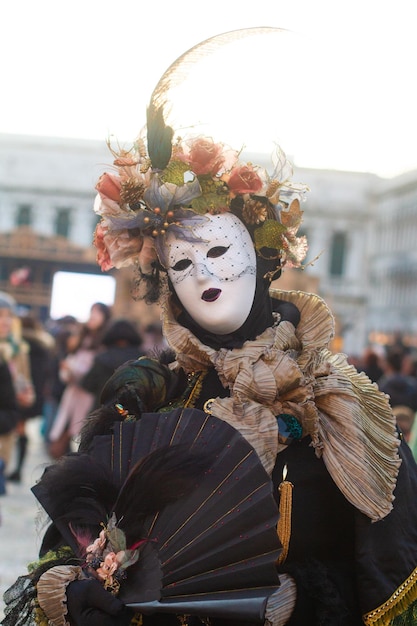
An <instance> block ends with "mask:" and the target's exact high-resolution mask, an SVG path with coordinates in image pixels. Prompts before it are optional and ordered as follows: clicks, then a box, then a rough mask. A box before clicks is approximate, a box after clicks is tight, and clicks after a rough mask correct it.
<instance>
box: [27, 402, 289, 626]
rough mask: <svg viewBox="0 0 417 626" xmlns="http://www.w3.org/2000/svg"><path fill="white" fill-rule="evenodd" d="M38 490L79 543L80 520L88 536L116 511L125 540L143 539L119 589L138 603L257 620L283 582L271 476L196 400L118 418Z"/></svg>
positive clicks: (51, 471)
mask: <svg viewBox="0 0 417 626" xmlns="http://www.w3.org/2000/svg"><path fill="white" fill-rule="evenodd" d="M33 492H34V494H35V496H36V497H37V498H38V500H39V501H40V503H41V504H42V506H43V507H44V508H45V510H46V511H47V513H48V514H49V516H50V517H51V519H52V520H53V521H54V522H55V524H56V526H57V527H58V528H59V530H60V532H61V534H62V535H63V537H64V538H65V540H66V541H68V542H69V543H70V545H72V546H74V545H75V548H74V549H76V550H77V552H78V553H81V552H82V547H83V546H82V545H78V544H77V540H79V538H80V537H81V535H82V532H83V530H85V529H88V530H89V531H90V536H89V537H88V540H87V543H85V542H84V548H85V547H86V545H88V543H90V542H91V540H92V539H94V538H95V537H96V536H97V535H98V531H99V530H100V524H102V523H106V522H107V520H108V519H109V518H110V517H111V516H112V514H113V513H114V516H115V518H116V520H117V522H118V527H119V528H120V529H121V530H123V531H124V533H125V535H126V542H127V547H129V546H134V545H137V544H138V543H139V542H142V541H143V540H145V543H144V544H142V547H141V549H140V554H139V559H138V561H137V562H136V563H135V564H133V565H131V566H130V567H129V568H128V570H127V579H126V580H124V581H123V584H122V585H121V589H120V594H119V595H120V598H121V599H122V600H123V601H124V602H125V603H128V604H130V605H131V606H133V607H135V608H136V609H137V610H139V611H140V612H142V613H153V612H167V613H176V612H178V613H189V614H196V615H200V616H202V615H203V616H206V615H207V616H212V617H215V616H220V617H227V616H231V615H232V616H233V617H234V618H236V619H246V620H247V619H252V620H260V621H262V619H263V614H264V610H265V605H266V602H267V599H268V597H269V595H270V594H271V593H273V592H274V591H275V590H276V589H277V588H278V586H279V580H278V576H277V572H276V567H275V562H276V560H277V558H278V556H279V553H280V543H279V541H278V538H277V532H276V525H277V521H278V510H277V506H276V503H275V500H274V497H273V494H272V483H271V481H270V478H269V476H268V474H267V473H266V472H265V470H264V468H263V467H262V464H261V463H260V460H259V458H258V456H257V454H256V453H255V451H254V449H253V448H252V446H251V445H250V444H249V443H248V442H247V441H246V440H245V439H244V438H243V437H242V436H241V435H240V433H239V432H238V431H236V430H235V429H234V428H232V427H231V426H230V425H228V424H227V423H226V422H223V421H222V420H219V419H217V418H215V417H213V416H211V415H207V414H206V413H203V412H202V411H200V410H197V409H176V410H174V411H170V412H167V413H151V414H149V413H148V414H144V415H143V416H142V417H141V419H140V420H139V421H137V422H131V421H125V422H115V423H114V425H113V434H112V435H104V434H103V435H98V436H96V437H95V438H94V440H93V443H92V448H91V454H90V455H87V454H78V455H70V456H68V457H67V458H64V459H62V461H60V462H58V463H57V464H56V465H54V466H51V467H50V468H48V469H47V470H46V471H45V473H44V476H43V477H42V478H41V480H40V481H39V483H38V484H37V485H36V486H35V487H34V488H33ZM91 533H92V534H91ZM81 544H82V542H81Z"/></svg>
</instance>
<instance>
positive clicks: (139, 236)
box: [94, 28, 308, 276]
mask: <svg viewBox="0 0 417 626" xmlns="http://www.w3.org/2000/svg"><path fill="white" fill-rule="evenodd" d="M278 30H279V29H274V28H271V29H270V28H251V29H244V30H239V31H232V32H230V33H224V34H222V35H217V36H215V37H212V38H210V39H208V40H205V41H203V42H202V43H200V44H197V45H196V46H194V47H193V48H191V50H189V51H188V52H186V53H184V54H183V55H182V56H181V57H179V59H177V60H176V61H175V62H174V63H173V64H172V65H171V66H170V67H169V68H168V70H167V71H166V72H165V73H164V75H163V76H162V78H161V79H160V81H159V82H158V84H157V86H156V88H155V90H154V91H153V94H152V97H151V101H150V104H149V106H148V110H147V125H146V129H145V131H144V133H143V134H142V135H141V136H140V137H139V138H138V139H137V140H136V141H135V142H134V144H133V146H132V147H131V148H130V149H129V150H125V149H120V150H114V149H113V148H112V146H111V145H110V142H109V144H108V145H109V148H110V150H111V152H112V154H113V156H114V162H113V166H114V170H113V172H111V173H104V174H102V176H101V177H100V179H99V181H98V183H97V185H96V190H97V192H98V194H97V196H96V200H95V204H94V210H95V212H96V213H97V214H98V215H99V216H100V218H101V220H100V222H99V223H98V225H97V227H96V230H95V234H94V244H95V246H96V248H97V261H98V263H99V265H100V267H101V269H102V270H103V271H107V270H110V269H111V268H113V267H116V268H120V267H125V266H129V265H135V266H137V268H138V269H139V273H140V274H141V275H142V276H146V275H148V276H149V275H151V274H152V272H153V271H154V268H155V265H156V264H157V262H158V258H157V252H156V249H157V248H158V246H155V242H156V240H157V239H161V238H164V237H165V236H166V233H167V231H168V230H169V228H170V226H171V225H176V227H178V226H181V222H182V220H185V219H187V218H188V219H189V218H190V217H191V216H193V215H198V216H204V215H205V214H211V215H218V214H222V213H225V212H228V211H232V212H233V213H234V214H236V215H237V216H238V217H239V218H240V219H241V220H242V222H243V223H244V224H245V225H246V226H247V228H248V230H249V232H250V234H251V237H252V240H253V243H254V248H255V251H256V253H257V255H259V256H261V257H262V258H267V259H276V261H277V263H276V265H277V267H283V266H284V265H286V266H290V267H300V266H301V263H302V261H303V259H304V258H305V256H306V253H307V241H306V238H305V237H297V231H298V228H299V226H300V224H301V221H302V215H303V212H302V211H301V207H300V205H301V202H302V201H303V200H304V196H305V193H306V191H308V188H307V186H306V185H304V184H297V183H293V182H292V181H291V177H292V174H293V168H292V165H291V163H290V162H289V160H288V159H287V157H286V155H285V154H284V152H283V151H282V150H281V148H280V147H279V146H276V151H275V154H274V155H273V156H272V164H273V171H272V173H271V174H269V173H268V172H267V171H266V170H265V169H264V168H263V167H260V166H257V165H254V164H252V163H244V162H241V161H240V158H239V157H240V152H239V151H237V150H234V149H232V148H230V147H229V146H227V145H225V144H223V143H219V142H216V141H214V139H213V138H212V137H205V136H201V135H197V136H186V137H181V136H179V135H176V134H175V132H174V130H173V129H172V128H171V126H169V125H168V124H167V122H166V115H167V113H166V111H167V109H168V108H170V105H171V103H169V100H168V97H169V91H170V88H171V87H172V86H173V85H174V84H176V82H178V81H181V80H183V79H184V75H183V73H184V67H185V68H186V67H187V66H189V64H190V63H193V62H195V61H198V59H199V58H201V56H202V55H204V54H207V52H210V51H211V50H213V49H214V48H215V47H217V46H219V45H222V44H224V43H227V42H229V41H231V40H233V39H234V38H242V37H246V36H250V35H252V34H259V33H261V34H263V33H269V32H276V31H278ZM168 105H169V106H168ZM145 133H146V134H145ZM187 227H188V228H189V226H184V228H187ZM158 245H159V247H160V245H161V243H160V242H159V244H158Z"/></svg>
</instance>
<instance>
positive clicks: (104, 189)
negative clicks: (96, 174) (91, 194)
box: [96, 172, 121, 202]
mask: <svg viewBox="0 0 417 626" xmlns="http://www.w3.org/2000/svg"><path fill="white" fill-rule="evenodd" d="M96 189H97V191H98V192H99V194H100V195H101V196H104V197H105V198H109V200H113V201H114V202H121V197H120V189H121V182H120V178H119V177H118V176H113V175H112V174H107V173H106V172H105V173H104V174H102V175H101V176H100V178H99V179H98V183H97V185H96Z"/></svg>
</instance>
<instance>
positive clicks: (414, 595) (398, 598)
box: [363, 567, 417, 626]
mask: <svg viewBox="0 0 417 626" xmlns="http://www.w3.org/2000/svg"><path fill="white" fill-rule="evenodd" d="M416 600H417V567H416V569H415V570H414V571H413V572H412V574H411V575H410V576H409V577H408V578H407V580H405V581H404V582H403V583H402V585H400V586H399V587H398V589H396V591H394V593H393V594H392V596H391V597H390V598H389V599H388V600H387V601H386V602H384V604H381V606H379V607H378V608H376V609H374V610H373V611H370V613H366V615H364V616H363V622H364V624H365V625H366V626H370V625H371V624H372V625H375V624H376V625H377V626H389V624H391V621H392V620H393V619H394V617H397V616H398V615H400V614H401V613H403V612H404V611H405V610H406V609H408V607H409V606H410V605H411V604H412V603H413V602H415V601H416Z"/></svg>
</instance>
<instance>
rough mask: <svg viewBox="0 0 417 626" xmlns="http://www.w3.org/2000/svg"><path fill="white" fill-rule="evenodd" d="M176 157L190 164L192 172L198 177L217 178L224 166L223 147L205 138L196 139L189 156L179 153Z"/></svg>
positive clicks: (191, 145)
mask: <svg viewBox="0 0 417 626" xmlns="http://www.w3.org/2000/svg"><path fill="white" fill-rule="evenodd" d="M176 157H177V158H178V159H179V160H181V161H185V162H186V163H188V164H189V166H190V170H191V171H193V172H194V174H196V175H197V176H200V175H201V174H211V175H212V176H215V175H216V174H217V173H218V171H219V170H220V169H221V168H222V167H223V165H224V155H223V146H222V145H221V144H218V143H214V141H213V140H212V139H207V138H205V137H198V138H197V139H195V140H194V141H193V142H192V143H191V144H190V148H189V151H188V154H185V153H183V152H178V153H177V154H176Z"/></svg>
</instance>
